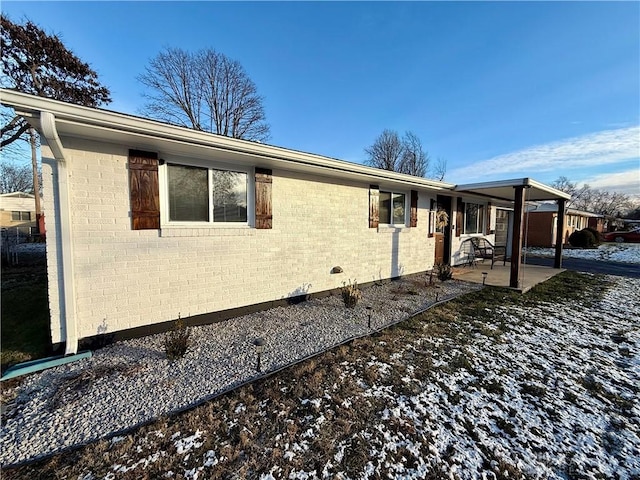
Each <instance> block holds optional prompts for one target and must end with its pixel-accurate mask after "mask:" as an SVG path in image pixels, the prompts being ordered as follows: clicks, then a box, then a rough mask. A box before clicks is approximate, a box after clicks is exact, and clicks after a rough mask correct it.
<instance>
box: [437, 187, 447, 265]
mask: <svg viewBox="0 0 640 480" xmlns="http://www.w3.org/2000/svg"><path fill="white" fill-rule="evenodd" d="M440 212H444V213H446V217H445V215H443V214H442V213H440ZM445 219H446V221H445ZM439 220H440V221H439ZM433 238H434V240H435V242H436V250H435V258H434V262H435V263H445V264H448V263H449V262H450V261H451V197H445V196H442V195H438V196H437V198H436V224H435V231H434V234H433Z"/></svg>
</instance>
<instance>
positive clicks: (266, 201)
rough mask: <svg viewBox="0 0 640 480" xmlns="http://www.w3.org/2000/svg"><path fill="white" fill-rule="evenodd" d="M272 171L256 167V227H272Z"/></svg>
mask: <svg viewBox="0 0 640 480" xmlns="http://www.w3.org/2000/svg"><path fill="white" fill-rule="evenodd" d="M271 175H272V172H271V170H269V169H266V168H256V228H257V229H270V228H272V220H273V216H272V212H271V185H272V177H271Z"/></svg>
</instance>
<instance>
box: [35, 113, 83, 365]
mask: <svg viewBox="0 0 640 480" xmlns="http://www.w3.org/2000/svg"><path fill="white" fill-rule="evenodd" d="M40 127H41V130H42V135H43V136H44V138H45V139H46V141H47V145H49V148H50V149H51V151H52V153H53V156H54V158H55V159H56V166H57V170H58V199H59V206H60V211H59V212H58V214H59V219H60V242H59V246H60V248H59V251H58V258H61V260H62V262H61V264H62V292H63V295H62V298H60V300H59V302H60V319H61V321H62V322H63V324H64V336H65V355H74V354H76V353H77V352H78V325H77V322H76V295H75V282H74V278H75V277H74V266H73V235H72V227H71V204H70V200H69V197H70V195H69V171H68V168H67V166H68V165H67V161H66V159H65V152H64V147H63V146H62V141H61V140H60V137H59V136H58V130H57V129H56V118H55V116H54V115H53V114H52V113H51V112H40Z"/></svg>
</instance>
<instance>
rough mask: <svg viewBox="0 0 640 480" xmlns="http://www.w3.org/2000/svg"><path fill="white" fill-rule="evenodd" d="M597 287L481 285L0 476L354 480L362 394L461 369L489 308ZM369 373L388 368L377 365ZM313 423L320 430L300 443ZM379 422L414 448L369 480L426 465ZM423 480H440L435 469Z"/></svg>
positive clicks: (76, 385) (489, 332) (506, 426)
mask: <svg viewBox="0 0 640 480" xmlns="http://www.w3.org/2000/svg"><path fill="white" fill-rule="evenodd" d="M606 287H607V284H606V282H604V281H603V278H602V277H594V276H590V275H581V274H577V273H572V272H565V273H563V274H561V275H559V276H556V277H554V278H553V279H551V280H549V281H548V282H546V283H545V284H542V285H540V286H538V287H536V288H534V289H532V290H531V291H530V292H528V293H527V294H525V295H522V294H518V293H513V292H510V291H506V290H501V289H494V288H486V289H483V290H481V291H478V292H474V293H472V294H468V295H465V296H464V297H461V298H458V299H456V300H453V301H451V302H449V303H447V304H443V305H441V306H439V307H436V308H434V309H431V310H428V311H426V312H424V313H423V314H421V315H418V316H416V317H414V318H411V319H409V320H407V321H405V322H402V323H400V324H397V325H396V326H394V327H392V328H389V329H387V330H384V331H382V332H379V333H376V334H374V335H372V336H370V337H366V338H362V339H357V340H354V341H352V342H350V343H348V344H345V345H341V346H339V347H336V348H334V349H332V350H330V351H328V352H325V353H323V354H321V355H318V356H316V357H314V358H311V359H309V360H307V361H305V362H303V363H300V364H298V365H294V366H292V367H290V368H288V369H286V370H284V371H282V372H280V373H278V374H275V375H273V376H271V377H267V378H266V379H262V380H259V381H256V382H254V383H253V384H250V385H247V386H244V387H241V388H239V389H236V390H234V391H232V392H230V393H228V394H225V395H223V396H221V397H218V398H216V399H214V400H212V401H209V402H206V403H204V404H202V405H200V406H198V407H196V408H194V409H192V410H189V411H187V412H184V413H182V414H179V415H175V416H172V417H163V418H160V419H158V420H156V421H155V422H153V423H151V424H150V425H147V426H144V427H141V428H138V429H136V430H134V431H131V432H130V433H129V434H126V435H124V436H123V437H118V438H117V439H115V440H114V441H112V440H107V439H105V440H100V441H98V442H95V443H93V444H90V445H87V446H84V447H81V448H79V449H76V450H73V451H69V452H65V453H63V454H57V455H54V456H52V457H50V458H47V459H44V460H40V461H37V462H35V463H32V464H30V465H27V466H23V467H18V468H14V469H5V470H4V471H3V478H6V479H12V478H30V479H34V480H37V479H44V478H79V477H80V478H83V477H84V476H85V475H87V474H88V473H91V475H92V476H91V478H104V477H105V476H106V475H107V474H110V475H115V476H114V477H113V478H160V477H161V476H163V475H164V474H165V473H166V472H168V471H173V472H186V471H187V470H189V469H198V468H203V467H202V465H203V464H205V465H207V466H206V467H204V470H203V471H202V473H201V476H202V477H204V478H212V479H218V478H220V479H221V478H259V475H258V473H266V472H268V471H269V468H271V467H272V466H273V465H278V466H279V468H280V470H279V471H278V472H277V474H274V476H275V478H290V475H294V474H295V472H296V471H297V470H306V471H310V470H313V469H315V470H316V471H317V472H318V474H320V472H322V471H323V468H327V467H326V465H327V464H328V462H332V463H333V468H334V470H335V471H333V474H336V472H339V471H342V472H345V473H346V474H348V475H349V476H350V477H351V478H358V477H359V476H360V475H361V474H362V472H363V470H364V469H366V468H367V464H368V463H369V462H370V461H371V460H372V459H371V451H372V448H376V449H378V451H380V449H381V448H383V445H384V442H383V440H382V439H381V437H380V438H379V437H377V436H376V435H374V433H375V428H378V427H380V428H381V425H382V424H381V423H380V422H381V420H380V412H382V411H384V410H385V407H386V403H385V402H386V400H385V399H384V398H382V397H376V396H371V395H365V392H366V391H367V389H368V388H370V387H372V386H373V385H376V386H380V387H382V388H390V389H392V390H393V391H394V392H395V393H396V394H401V395H407V396H410V395H415V394H418V393H419V392H421V391H423V390H424V389H425V387H426V385H428V384H429V383H430V382H435V381H437V380H436V378H437V377H435V376H434V375H433V373H434V372H435V371H436V369H438V368H439V369H441V370H440V371H446V370H451V371H459V370H465V371H472V370H473V363H474V359H473V358H472V357H471V356H470V355H469V353H468V352H467V350H466V347H465V345H466V344H469V343H471V342H473V341H474V340H473V339H474V335H475V334H477V333H478V332H484V335H482V336H483V338H492V339H493V338H494V337H496V338H499V337H500V335H501V329H495V328H490V327H489V326H488V325H486V324H485V321H486V322H489V323H490V321H491V320H495V318H493V319H492V318H491V315H490V312H487V309H488V310H490V311H493V312H494V315H495V305H496V304H498V305H510V304H511V305H513V304H515V305H523V306H531V305H536V304H539V303H541V302H551V301H558V300H570V301H572V302H577V303H585V302H587V303H588V302H591V301H594V300H595V298H594V297H596V298H597V297H600V296H601V295H602V294H603V293H604V292H605V290H606ZM586 293H588V294H589V295H586ZM585 297H589V298H588V299H586V300H585ZM421 337H428V338H430V339H442V342H440V343H438V342H435V343H436V344H437V345H439V346H437V347H434V343H432V344H431V346H430V347H424V346H422V343H421V342H420V338H421ZM438 348H440V349H441V350H442V351H438ZM439 354H442V355H440V357H441V358H449V362H448V365H445V366H441V367H435V366H434V361H433V359H434V356H437V355H439ZM372 358H375V362H372V360H371V359H372ZM381 364H387V365H388V366H390V367H385V368H382V367H381V366H380V365H381ZM101 373H104V372H101ZM85 377H86V375H85V376H80V375H78V376H77V377H73V378H70V379H69V382H68V385H64V386H61V387H60V396H59V399H62V400H64V398H63V395H72V394H73V395H75V394H82V388H83V387H84V385H85V383H86V382H88V381H92V378H89V377H86V378H85ZM407 378H411V381H408V380H407ZM478 387H481V388H483V389H485V390H487V391H489V392H495V393H496V394H498V395H502V393H503V386H502V385H501V384H500V382H497V381H495V380H486V381H481V380H478ZM522 389H523V391H524V392H525V393H528V394H529V395H532V396H536V397H541V396H544V394H545V392H544V391H541V389H540V387H538V386H536V385H534V384H523V385H522ZM69 392H70V393H69ZM158 394H162V393H161V392H158ZM56 399H58V398H56ZM449 400H450V402H451V403H452V404H458V403H459V402H464V398H461V396H460V392H452V394H451V397H450V399H449ZM319 418H322V428H318V430H317V431H316V433H315V434H312V435H309V433H308V432H309V431H312V432H313V429H314V426H315V425H316V423H317V422H318V421H319ZM384 425H385V428H387V429H388V430H389V431H390V432H392V433H393V432H401V433H402V436H403V438H405V437H406V438H407V439H410V440H413V441H415V442H418V443H417V444H418V445H422V447H421V448H422V449H423V450H421V451H420V452H416V451H414V450H408V449H407V448H405V447H404V446H402V445H401V446H399V447H398V449H397V450H396V451H393V452H389V456H388V457H387V460H388V461H387V462H386V464H384V463H381V464H380V465H379V467H378V468H379V470H377V471H376V475H378V476H376V477H375V478H392V477H393V476H394V475H393V465H394V464H404V465H405V466H407V467H411V465H416V464H417V458H416V455H418V456H422V458H429V456H430V455H431V454H430V453H429V446H430V445H432V444H433V442H434V441H435V439H433V438H430V437H429V434H428V432H427V431H425V430H422V431H421V432H418V431H417V429H416V426H415V425H413V424H412V423H408V422H407V421H406V419H405V418H392V419H390V420H389V421H388V422H387V423H385V424H384ZM497 425H498V427H499V428H500V429H501V430H502V431H504V432H505V433H506V434H507V435H513V434H514V428H515V427H514V425H513V424H512V423H511V422H510V421H507V420H504V419H498V420H497ZM372 426H376V427H375V428H374V429H372ZM472 427H473V426H472V425H470V426H469V435H470V437H471V438H475V437H477V434H478V432H476V430H475V429H474V428H475V427H474V428H472ZM197 431H201V432H206V434H203V437H202V440H201V442H197V443H196V446H194V448H193V450H192V451H190V452H189V454H186V455H185V454H184V453H180V452H179V451H178V449H177V447H176V440H175V439H176V438H184V437H185V436H186V435H192V434H193V433H194V432H197ZM372 432H374V433H372ZM381 435H382V434H381ZM416 439H417V440H416ZM291 445H306V446H307V448H306V449H305V450H300V451H299V452H298V453H296V454H295V455H294V456H293V457H284V455H285V453H286V452H289V453H290V452H291V451H292V449H291ZM454 453H455V452H453V451H452V452H450V455H451V456H453V455H454ZM447 455H448V453H447V452H444V453H443V455H442V459H441V461H442V462H446V461H448V460H447ZM495 455H496V454H494V453H492V452H490V451H487V452H485V456H486V462H487V463H486V465H487V467H486V468H489V469H492V471H493V472H494V473H495V478H526V477H525V475H524V474H523V473H522V472H521V471H519V469H518V468H517V466H516V465H514V464H512V463H510V460H509V459H508V458H500V457H496V456H495ZM139 462H140V463H139ZM136 463H138V465H139V468H133V469H131V470H127V468H128V467H127V466H129V467H130V466H132V465H135V464H136ZM118 465H119V466H120V467H121V468H120V470H118V468H119V467H117V466H118ZM141 465H144V468H142V467H141ZM492 465H493V467H492ZM181 475H182V474H180V473H177V474H176V476H174V477H173V478H183V477H182V476H181ZM425 475H426V476H425V478H433V479H440V478H450V477H449V475H448V474H445V473H444V471H443V470H442V469H438V468H437V465H436V466H435V467H434V468H433V469H432V470H430V471H429V472H428V473H426V474H425ZM294 476H295V475H294ZM320 476H321V475H320ZM336 478H340V477H336Z"/></svg>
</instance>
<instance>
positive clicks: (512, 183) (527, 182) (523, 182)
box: [454, 177, 571, 200]
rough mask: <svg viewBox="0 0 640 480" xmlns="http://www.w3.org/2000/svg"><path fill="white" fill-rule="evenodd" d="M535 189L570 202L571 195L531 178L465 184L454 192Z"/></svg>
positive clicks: (457, 186) (456, 187)
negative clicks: (512, 188)
mask: <svg viewBox="0 0 640 480" xmlns="http://www.w3.org/2000/svg"><path fill="white" fill-rule="evenodd" d="M520 186H524V187H535V188H537V189H538V190H542V191H543V192H546V193H549V194H551V195H554V196H556V197H558V198H564V199H565V200H571V195H570V194H568V193H565V192H563V191H561V190H557V189H555V188H553V187H550V186H548V185H545V184H544V183H540V182H537V181H535V180H533V179H532V178H529V177H525V178H516V179H510V180H497V181H494V182H482V183H467V184H464V185H456V186H455V187H454V190H455V191H457V192H459V191H467V190H481V189H485V188H502V187H520Z"/></svg>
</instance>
